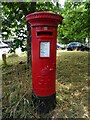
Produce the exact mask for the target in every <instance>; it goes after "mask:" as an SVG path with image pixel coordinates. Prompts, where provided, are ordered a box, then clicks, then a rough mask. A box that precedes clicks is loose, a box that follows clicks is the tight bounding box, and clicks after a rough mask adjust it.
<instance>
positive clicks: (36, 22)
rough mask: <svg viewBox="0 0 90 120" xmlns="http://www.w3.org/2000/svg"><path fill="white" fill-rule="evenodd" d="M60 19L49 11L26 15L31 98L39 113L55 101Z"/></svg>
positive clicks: (46, 109)
mask: <svg viewBox="0 0 90 120" xmlns="http://www.w3.org/2000/svg"><path fill="white" fill-rule="evenodd" d="M62 19H63V18H62V16H61V15H57V14H54V13H51V12H35V13H32V14H29V15H27V16H26V20H27V21H28V22H29V23H30V24H31V34H32V93H33V94H32V100H33V103H34V106H35V107H36V110H37V112H38V113H40V114H42V113H44V114H45V113H47V112H49V110H51V109H52V108H54V107H55V103H56V85H55V80H56V42H57V40H56V39H57V26H58V24H61V23H62Z"/></svg>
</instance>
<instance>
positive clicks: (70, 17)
mask: <svg viewBox="0 0 90 120" xmlns="http://www.w3.org/2000/svg"><path fill="white" fill-rule="evenodd" d="M89 12H90V2H69V1H67V2H65V6H64V9H63V12H62V16H64V19H63V24H62V26H61V28H59V29H58V36H59V39H60V40H61V41H60V42H65V43H69V42H72V41H79V42H84V40H85V39H86V38H90V22H89V20H90V15H89Z"/></svg>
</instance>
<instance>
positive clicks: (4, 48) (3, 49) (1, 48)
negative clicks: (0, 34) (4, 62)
mask: <svg viewBox="0 0 90 120" xmlns="http://www.w3.org/2000/svg"><path fill="white" fill-rule="evenodd" d="M9 50H10V48H9V46H8V45H7V44H5V43H3V42H2V41H0V54H3V53H5V54H7V53H8V52H9Z"/></svg>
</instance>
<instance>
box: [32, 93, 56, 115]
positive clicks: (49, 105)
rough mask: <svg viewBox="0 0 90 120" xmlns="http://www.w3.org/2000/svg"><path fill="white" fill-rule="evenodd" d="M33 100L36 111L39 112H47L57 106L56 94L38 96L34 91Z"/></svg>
mask: <svg viewBox="0 0 90 120" xmlns="http://www.w3.org/2000/svg"><path fill="white" fill-rule="evenodd" d="M32 101H33V104H34V111H35V112H37V114H43V115H45V114H47V113H49V111H51V110H53V109H54V108H55V106H56V94H53V95H51V96H47V97H40V96H36V95H35V94H34V93H32Z"/></svg>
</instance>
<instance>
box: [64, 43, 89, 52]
mask: <svg viewBox="0 0 90 120" xmlns="http://www.w3.org/2000/svg"><path fill="white" fill-rule="evenodd" d="M66 49H67V50H70V51H73V50H75V49H76V50H80V51H90V47H89V46H86V45H84V44H82V43H80V42H71V43H69V44H68V45H67V47H66Z"/></svg>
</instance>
